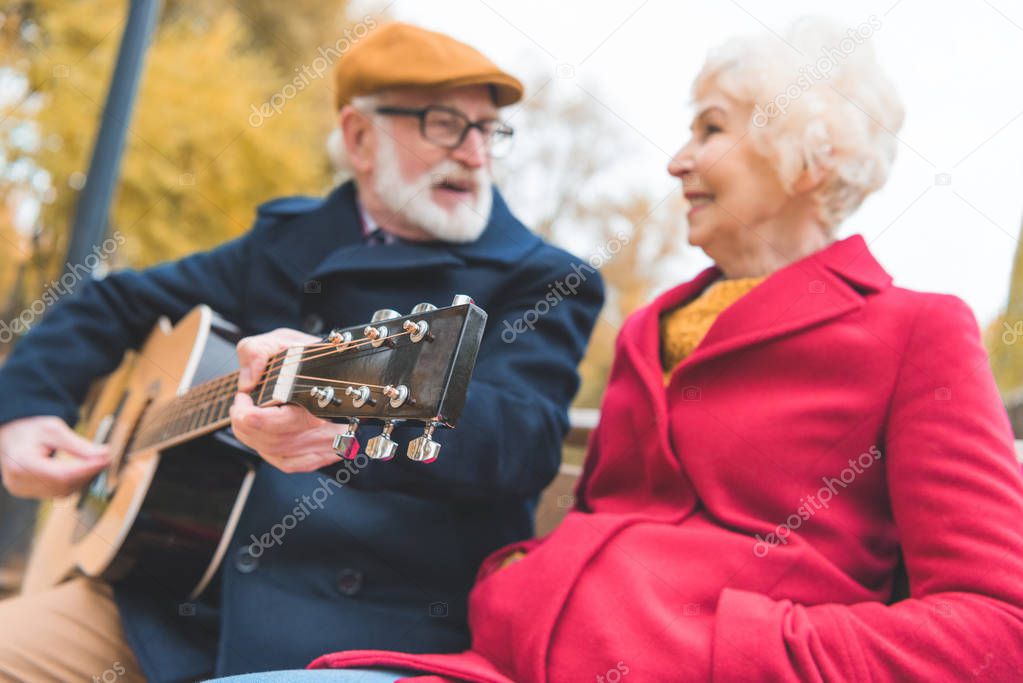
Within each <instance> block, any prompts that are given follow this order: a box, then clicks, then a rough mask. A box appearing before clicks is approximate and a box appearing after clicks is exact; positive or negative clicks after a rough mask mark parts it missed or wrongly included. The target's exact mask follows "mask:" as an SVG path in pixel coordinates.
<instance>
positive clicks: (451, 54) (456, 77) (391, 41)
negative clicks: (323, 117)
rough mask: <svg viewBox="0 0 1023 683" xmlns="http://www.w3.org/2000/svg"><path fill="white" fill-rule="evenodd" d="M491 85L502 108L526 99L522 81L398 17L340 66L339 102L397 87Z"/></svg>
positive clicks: (463, 47)
mask: <svg viewBox="0 0 1023 683" xmlns="http://www.w3.org/2000/svg"><path fill="white" fill-rule="evenodd" d="M464 85H489V86H491V88H492V89H493V93H494V103H495V104H496V105H497V106H499V107H504V106H507V105H509V104H513V103H515V102H518V101H519V100H520V99H522V91H523V88H522V83H521V82H520V81H519V79H517V78H515V77H514V76H512V75H511V74H508V73H506V72H504V71H502V70H501V69H499V68H498V67H497V65H496V64H494V63H493V62H492V61H490V60H489V59H487V58H486V57H485V56H484V55H483V53H481V52H479V51H478V50H476V49H475V48H472V47H470V46H468V45H466V44H465V43H463V42H460V41H457V40H455V39H454V38H452V37H451V36H447V35H444V34H443V33H436V32H434V31H427V30H426V29H424V28H420V27H418V26H412V25H411V24H403V23H399V22H393V23H389V24H384V25H382V26H380V27H379V28H376V29H374V30H373V31H371V32H370V33H369V35H367V36H366V37H365V38H363V39H362V40H360V41H358V42H357V43H355V45H353V46H352V47H351V48H350V49H349V50H348V52H346V53H345V54H343V55H341V58H340V59H338V61H337V64H336V65H335V67H334V86H335V91H334V105H335V107H336V108H337V109H339V110H340V109H341V107H343V106H345V105H346V104H348V103H349V102H350V101H351V100H352V98H353V97H359V96H360V95H372V94H373V93H377V92H381V91H384V90H391V89H394V88H457V87H459V86H464Z"/></svg>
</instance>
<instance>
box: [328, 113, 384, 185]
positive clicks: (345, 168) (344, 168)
mask: <svg viewBox="0 0 1023 683" xmlns="http://www.w3.org/2000/svg"><path fill="white" fill-rule="evenodd" d="M351 104H352V106H353V107H355V108H356V109H358V110H359V111H361V112H362V113H364V114H366V115H367V116H372V115H373V110H375V109H376V108H377V107H378V106H379V105H380V97H379V96H378V95H360V96H359V97H353V98H352V102H351ZM326 146H327V158H328V159H330V164H331V166H333V167H334V182H336V183H341V182H344V181H345V180H348V179H349V178H351V177H352V174H353V173H352V163H351V159H349V158H348V149H347V148H346V147H345V139H344V136H343V135H342V133H341V127H340V126H334V128H333V130H331V131H330V134H329V135H327V143H326Z"/></svg>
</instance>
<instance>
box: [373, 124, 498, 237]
mask: <svg viewBox="0 0 1023 683" xmlns="http://www.w3.org/2000/svg"><path fill="white" fill-rule="evenodd" d="M379 140H380V144H379V146H378V148H377V159H376V173H375V174H374V180H373V189H374V190H375V191H376V194H377V197H379V198H380V201H381V203H383V205H384V206H385V207H386V208H387V209H388V210H389V211H391V212H392V213H395V214H398V215H400V216H402V217H403V218H405V219H406V220H407V221H408V222H409V223H412V224H413V225H415V226H417V227H420V228H422V229H423V230H425V231H426V232H428V233H430V234H431V235H433V236H434V237H436V238H437V239H439V240H442V241H444V242H460V243H464V242H474V241H475V240H476V239H478V238H479V236H480V235H481V234H482V233H483V230H484V228H486V227H487V222H488V221H489V220H490V209H491V207H492V204H493V201H494V198H493V192H492V182H491V178H490V173H489V172H488V171H487V169H485V168H480V169H477V170H475V171H466V170H465V169H464V168H463V167H462V166H461V165H460V164H459V163H458V162H455V161H452V160H451V159H445V160H444V161H442V162H440V163H439V164H437V165H436V166H434V167H433V168H431V169H430V170H428V171H426V172H425V173H423V174H422V175H421V176H419V177H418V178H415V179H413V180H411V181H408V180H404V179H402V177H401V170H400V169H399V167H398V149H397V145H396V144H395V142H394V141H393V140H392V139H391V138H390V137H388V136H387V135H381V136H380V137H379ZM448 177H450V178H459V179H462V180H470V181H471V182H472V184H473V185H474V186H475V188H476V192H475V198H474V200H472V201H471V202H459V203H458V204H457V205H456V206H455V207H454V209H452V210H451V211H448V210H447V209H445V208H444V207H442V206H440V205H439V204H437V203H436V202H435V201H433V197H432V196H431V195H430V190H431V188H432V187H433V186H434V185H436V184H437V182H439V181H440V180H441V179H443V178H448Z"/></svg>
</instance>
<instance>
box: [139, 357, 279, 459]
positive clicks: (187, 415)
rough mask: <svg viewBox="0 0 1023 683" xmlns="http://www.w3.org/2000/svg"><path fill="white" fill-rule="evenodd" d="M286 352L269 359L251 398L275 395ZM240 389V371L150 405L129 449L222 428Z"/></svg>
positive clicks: (259, 400)
mask: <svg viewBox="0 0 1023 683" xmlns="http://www.w3.org/2000/svg"><path fill="white" fill-rule="evenodd" d="M284 355H285V352H281V353H279V354H277V355H275V356H273V357H272V358H271V359H270V362H269V363H267V367H268V368H269V369H268V370H267V371H266V372H265V373H264V374H263V377H262V378H261V379H260V381H259V383H258V384H256V388H255V389H253V390H252V391H251V392H249V396H251V397H252V402H253V403H255V404H256V405H262V404H264V403H267V402H269V400H270V397H271V396H273V391H274V385H275V383H276V381H277V378H278V377H279V376H280V373H281V364H282V360H283V358H284ZM237 393H238V373H237V372H232V373H230V374H227V375H223V376H222V377H217V378H216V379H212V380H209V381H208V382H203V383H202V384H197V385H195V386H194V387H192V388H190V389H189V390H188V391H186V392H185V393H183V394H181V395H180V396H176V397H174V398H173V399H171V400H169V401H166V402H163V403H158V404H156V405H152V406H150V407H149V408H148V409H147V410H146V414H145V416H144V417H143V418H142V420H141V422H140V423H139V426H138V429H137V431H136V433H135V437H134V438H133V439H132V442H131V446H130V450H131V451H139V450H143V449H147V448H170V447H171V446H174V445H177V444H179V443H182V442H185V441H188V440H190V439H194V438H196V437H199V436H202V435H203V434H208V433H210V432H213V431H216V430H218V429H222V428H223V427H226V426H227V425H228V424H230V422H231V419H230V417H229V412H230V410H231V404H232V403H234V397H235V395H236V394H237Z"/></svg>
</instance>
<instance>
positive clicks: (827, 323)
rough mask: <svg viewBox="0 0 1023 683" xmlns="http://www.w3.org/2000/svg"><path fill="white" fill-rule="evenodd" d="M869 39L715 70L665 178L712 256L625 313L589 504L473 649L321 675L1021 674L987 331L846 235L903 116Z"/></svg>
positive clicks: (1013, 514) (1021, 550) (888, 158)
mask: <svg viewBox="0 0 1023 683" xmlns="http://www.w3.org/2000/svg"><path fill="white" fill-rule="evenodd" d="M862 33H863V31H862V30H861V31H860V32H858V33H856V34H855V35H854V34H853V33H846V32H845V31H838V30H835V29H834V28H832V27H830V26H829V25H827V24H822V23H820V22H816V21H809V22H799V23H797V24H796V25H795V26H793V27H792V29H790V30H789V32H788V34H787V35H786V36H785V40H784V41H782V40H779V39H778V37H777V36H774V35H764V36H761V37H756V38H752V39H744V40H741V41H733V42H730V43H727V44H726V45H725V46H723V47H722V48H721V49H719V50H717V51H715V52H713V53H712V54H711V55H710V57H709V59H708V60H707V62H706V65H705V66H704V68H703V70H702V71H701V72H700V74H699V76H698V77H697V79H696V82H695V85H694V89H693V92H694V95H695V103H696V116H695V118H694V120H693V124H692V138H691V139H690V140H689V142H688V143H687V144H686V145H685V147H683V148H682V149H681V150H680V151H679V152H678V154H677V155H676V156H675V157H674V158H673V159H672V160H671V163H670V164H669V167H668V170H669V172H670V173H671V174H672V175H673V176H675V177H677V178H678V179H679V180H681V182H682V187H683V190H684V192H685V195H686V198H687V199H688V200H689V204H690V206H691V208H690V210H689V213H688V218H689V241H690V242H691V243H692V244H693V245H695V246H697V247H699V248H701V249H702V250H703V251H705V252H706V253H707V254H708V255H709V256H710V257H711V258H712V259H713V260H714V263H715V265H714V266H713V267H711V268H708V269H707V270H705V271H704V272H702V273H700V274H699V275H698V276H697V277H696V278H694V279H693V280H691V281H689V282H685V283H683V284H681V285H679V286H677V287H675V288H674V289H672V290H670V291H668V292H667V293H665V294H664V295H662V296H660V297H659V298H658V299H657V300H656V301H654V302H653V303H652V304H651V305H649V306H647V307H646V308H644V309H642V310H640V311H637V312H636V313H635V314H634V315H633V316H632V317H631V318H630V319H629V320H628V321H627V322H626V324H625V326H624V327H623V329H622V331H621V334H620V336H619V339H618V342H617V345H616V358H615V363H614V367H613V369H612V371H611V378H610V382H609V384H608V388H607V394H606V396H605V398H604V405H603V409H602V417H601V422H600V425H599V426H598V427H597V430H596V432H595V433H594V435H593V438H592V441H591V444H590V450H589V454H588V456H587V460H586V467H585V471H584V474H583V476H582V479H581V480H580V482H579V487H578V496H577V502H576V507H575V509H574V510H572V511H571V512H570V513H569V514H568V516H567V517H566V519H565V520H564V522H563V523H562V525H561V526H560V527H559V528H558V529H557V530H555V531H554V532H553V533H551V534H550V535H549V536H547V537H546V538H543V539H538V540H533V541H529V542H526V543H522V544H517V545H515V546H512V547H508V548H505V549H503V550H501V551H499V552H497V553H496V554H494V555H493V556H491V557H490V558H489V559H488V560H487V561H486V562H485V563H484V565H483V567H482V568H481V570H480V573H479V577H478V583H477V585H476V587H475V589H474V592H473V594H472V597H471V605H470V624H471V627H472V631H473V647H472V650H471V651H470V652H466V653H462V654H455V655H409V654H395V653H382V652H347V653H339V654H334V655H327V656H325V657H322V658H320V659H319V660H317V662H316V663H315V666H317V667H331V666H333V667H342V666H347V667H363V668H370V667H390V668H392V669H394V668H397V669H406V670H415V671H421V672H432V673H435V674H439V675H441V676H442V677H444V678H445V679H454V680H468V681H493V682H495V683H496V682H501V683H507V682H508V681H515V682H517V683H524V682H527V681H529V682H532V681H537V682H539V681H552V682H561V681H584V680H590V681H592V680H597V681H608V682H610V683H617V681H619V680H622V679H624V678H629V679H630V680H633V681H657V682H662V681H697V680H714V681H736V682H746V681H760V680H764V681H768V680H769V681H819V680H829V681H839V680H844V681H869V680H875V681H892V680H898V681H908V680H920V681H950V680H972V679H973V678H974V677H978V678H983V679H984V680H1002V681H1007V680H1019V678H1018V677H1019V676H1020V672H1021V671H1023V533H1021V528H1023V527H1021V520H1023V480H1021V476H1020V469H1019V466H1018V465H1017V463H1016V460H1015V457H1014V449H1013V439H1012V434H1011V432H1010V429H1009V423H1008V419H1007V417H1006V414H1005V411H1004V409H1003V408H1002V404H1001V402H1000V399H999V396H998V393H997V392H996V390H995V385H994V382H993V381H992V377H991V374H990V372H989V370H988V364H987V358H986V356H985V352H984V350H983V348H982V346H981V344H980V340H979V334H978V330H977V325H976V322H975V320H974V317H973V315H972V314H971V312H970V310H969V309H968V308H967V307H966V305H965V304H964V303H963V302H962V301H960V300H959V299H957V298H955V297H952V296H947V295H941V294H929V293H921V292H914V291H910V290H906V289H903V288H900V287H895V286H893V285H892V279H891V277H890V276H889V275H888V274H887V273H886V272H885V271H884V269H883V268H882V267H881V266H880V265H879V264H878V262H877V261H876V260H875V259H874V257H873V256H872V255H871V253H870V251H869V249H868V247H867V244H866V242H865V241H864V239H863V238H862V237H860V236H858V235H853V236H851V237H847V238H845V239H837V238H836V233H837V232H838V230H839V226H840V225H841V223H842V222H843V220H844V219H845V218H846V217H847V216H849V215H850V214H851V213H852V212H853V211H855V210H856V208H857V207H858V206H859V205H860V204H861V202H862V201H863V200H864V198H866V197H867V196H868V195H869V194H870V193H871V192H873V191H874V190H876V189H878V188H879V187H881V186H882V185H883V184H884V182H885V179H886V177H887V175H888V172H889V169H890V167H891V164H892V160H893V158H894V156H895V148H896V141H895V139H894V135H895V133H896V132H897V131H898V130H899V128H900V125H901V122H902V118H903V114H902V107H901V105H900V103H899V100H898V98H897V96H896V94H895V92H894V90H893V88H892V86H891V84H890V83H889V82H888V80H887V79H886V78H885V77H884V76H883V75H882V74H881V73H880V72H879V70H878V67H877V64H876V62H875V60H874V58H873V56H872V55H871V53H870V50H869V48H868V46H867V45H865V44H861V43H862V37H863V36H862ZM822 47H823V48H824V49H822ZM800 53H801V54H800ZM808 62H809V66H808ZM900 576H903V577H905V578H906V579H907V580H908V586H907V587H903V588H900V587H899V584H900V583H902V582H901V581H900V580H899V577H900ZM426 602H428V600H426V599H425V598H424V605H425V603H426ZM424 609H425V607H424ZM312 673H314V672H310V674H312ZM316 673H317V674H319V675H320V676H322V678H315V679H310V680H324V681H327V680H338V681H341V680H362V679H359V678H357V677H355V674H354V673H342V672H316ZM366 675H374V676H381V678H380V680H393V679H394V678H395V676H396V675H397V674H383V673H376V674H366ZM409 675H412V676H414V675H417V674H409ZM347 676H352V678H351V679H349V678H347ZM365 680H376V679H373V678H366V679H365ZM431 680H437V679H436V678H434V679H431Z"/></svg>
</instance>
